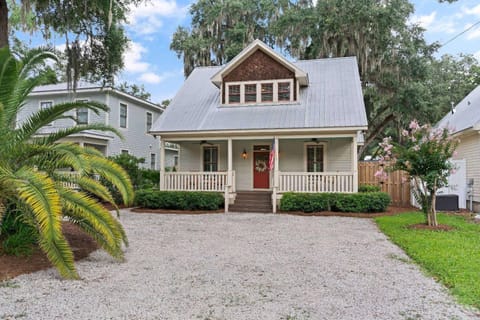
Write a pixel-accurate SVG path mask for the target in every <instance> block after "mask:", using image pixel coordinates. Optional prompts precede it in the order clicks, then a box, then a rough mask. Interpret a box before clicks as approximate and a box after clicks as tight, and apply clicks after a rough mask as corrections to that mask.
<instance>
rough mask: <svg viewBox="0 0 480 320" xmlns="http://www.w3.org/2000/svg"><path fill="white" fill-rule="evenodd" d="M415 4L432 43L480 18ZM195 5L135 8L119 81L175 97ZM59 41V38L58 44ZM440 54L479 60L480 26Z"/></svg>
mask: <svg viewBox="0 0 480 320" xmlns="http://www.w3.org/2000/svg"><path fill="white" fill-rule="evenodd" d="M411 1H412V0H411ZM412 2H413V4H414V5H415V14H414V15H413V16H412V17H411V21H412V22H417V23H420V24H421V25H422V26H423V27H424V28H425V29H426V30H427V31H426V33H425V35H426V39H427V41H428V42H434V41H438V42H440V43H445V42H447V41H448V40H450V39H451V38H453V37H454V36H455V35H457V34H459V33H460V32H462V31H463V30H465V29H467V28H469V27H470V26H472V25H473V24H475V23H476V22H478V21H480V3H479V0H459V1H458V2H455V3H452V4H448V3H438V1H437V0H413V1H412ZM191 3H192V1H186V0H148V1H146V2H145V3H144V4H142V5H141V6H139V7H136V8H132V10H131V12H130V14H129V17H128V19H129V24H128V25H127V26H126V28H127V33H128V36H129V38H130V39H131V43H130V46H129V48H128V49H127V51H126V53H125V69H124V71H123V72H122V73H121V75H120V76H119V79H118V80H119V81H122V82H123V81H127V82H129V83H135V84H138V85H141V84H143V85H144V86H145V88H146V90H147V91H148V92H150V93H151V94H152V99H151V100H152V101H153V102H160V101H162V100H163V99H167V98H172V97H173V96H174V95H175V93H176V91H177V90H178V89H179V88H180V86H181V85H182V83H183V81H184V78H183V65H182V61H181V60H180V59H178V58H177V56H176V54H175V52H173V51H170V49H169V46H170V40H171V37H172V34H173V33H174V31H175V30H176V28H177V26H178V25H185V26H188V24H189V15H188V7H189V5H190V4H191ZM34 42H35V41H32V44H34ZM54 42H55V40H54ZM61 44H62V39H61V38H59V39H58V41H56V42H55V45H59V46H61ZM439 53H440V54H445V53H449V54H453V55H457V54H459V53H470V54H474V55H475V56H476V57H477V58H478V59H479V60H480V24H479V25H477V26H476V27H475V28H473V29H472V30H470V31H468V32H467V33H465V34H463V35H462V36H460V37H459V38H458V39H456V40H454V41H452V42H451V43H449V44H447V45H445V46H444V47H442V48H441V49H440V52H439Z"/></svg>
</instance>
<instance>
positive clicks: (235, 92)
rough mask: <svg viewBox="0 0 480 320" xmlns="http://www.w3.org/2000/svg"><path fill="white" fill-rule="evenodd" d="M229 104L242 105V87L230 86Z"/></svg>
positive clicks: (237, 85)
mask: <svg viewBox="0 0 480 320" xmlns="http://www.w3.org/2000/svg"><path fill="white" fill-rule="evenodd" d="M228 103H232V104H234V103H240V85H239V84H235V85H231V86H228Z"/></svg>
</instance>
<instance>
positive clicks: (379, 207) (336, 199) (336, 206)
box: [280, 192, 391, 212]
mask: <svg viewBox="0 0 480 320" xmlns="http://www.w3.org/2000/svg"><path fill="white" fill-rule="evenodd" d="M390 202H391V198H390V196H389V195H388V194H387V193H385V192H365V193H293V192H287V193H284V194H283V196H282V199H281V200H280V210H282V211H302V212H321V211H335V212H384V211H385V210H386V209H387V207H388V205H389V204H390Z"/></svg>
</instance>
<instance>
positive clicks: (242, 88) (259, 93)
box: [223, 79, 296, 106]
mask: <svg viewBox="0 0 480 320" xmlns="http://www.w3.org/2000/svg"><path fill="white" fill-rule="evenodd" d="M285 82H288V83H290V100H288V101H286V100H284V101H279V100H278V84H279V83H285ZM265 83H272V84H273V101H265V102H262V84H265ZM251 84H256V85H257V101H256V102H245V85H251ZM224 85H225V98H224V103H223V104H224V105H227V106H240V105H268V104H288V103H292V102H295V99H294V97H295V94H294V93H295V90H296V88H295V87H294V82H293V79H271V80H258V81H232V82H225V84H224ZM238 85H240V102H239V103H238V102H233V103H230V102H229V90H230V87H231V86H238Z"/></svg>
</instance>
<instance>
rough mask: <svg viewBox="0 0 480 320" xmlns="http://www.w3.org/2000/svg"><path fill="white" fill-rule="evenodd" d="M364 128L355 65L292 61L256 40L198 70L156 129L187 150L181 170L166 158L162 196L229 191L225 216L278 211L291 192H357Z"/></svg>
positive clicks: (333, 61)
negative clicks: (169, 164)
mask: <svg viewBox="0 0 480 320" xmlns="http://www.w3.org/2000/svg"><path fill="white" fill-rule="evenodd" d="M366 129H367V117H366V113H365V106H364V102H363V96H362V88H361V83H360V77H359V73H358V67H357V61H356V58H355V57H347V58H334V59H318V60H306V61H298V62H294V63H292V62H290V61H288V60H287V59H285V58H284V57H283V56H281V55H279V54H278V53H276V52H275V51H274V50H272V49H271V48H270V47H268V46H267V45H265V44H264V43H263V42H261V41H259V40H256V41H254V42H253V43H251V44H250V45H249V46H248V47H246V48H245V49H244V50H243V51H242V52H241V53H240V54H238V56H236V57H235V58H234V59H233V60H232V61H230V63H228V64H227V65H225V66H220V67H200V68H196V69H194V71H193V72H192V73H191V75H190V76H189V77H188V78H187V79H186V81H185V83H184V85H183V86H182V88H181V89H180V91H179V92H178V93H177V95H176V96H175V98H174V99H173V100H172V102H171V104H170V106H169V107H168V108H167V110H166V111H165V113H164V115H163V116H162V117H160V118H159V119H158V120H157V121H156V122H155V123H154V125H153V126H152V130H151V131H152V133H153V134H155V135H157V136H159V138H160V144H161V145H162V146H163V145H165V143H166V142H170V143H172V142H173V143H176V144H178V145H179V146H180V150H179V163H178V170H177V172H166V171H165V170H164V165H163V162H164V160H163V159H165V157H164V155H163V153H162V152H161V154H160V188H161V189H162V190H190V191H217V192H224V193H225V197H226V200H227V201H226V211H228V210H229V205H230V209H231V210H232V211H233V210H235V211H237V210H239V211H240V210H242V209H243V210H245V209H247V210H256V209H257V210H258V211H261V209H264V210H266V211H269V210H273V212H275V210H276V204H277V201H278V200H279V199H280V198H281V196H282V194H283V193H285V192H289V191H294V192H346V193H351V192H356V191H357V187H358V186H357V180H358V179H357V146H358V144H359V141H358V137H359V136H361V132H362V131H364V130H366ZM161 150H163V149H162V148H161ZM255 196H257V197H260V196H262V198H263V199H267V201H268V205H269V206H264V207H263V206H261V205H260V203H259V201H257V200H258V199H256V198H255ZM251 200H256V201H255V202H254V207H250V204H251V203H250V202H251ZM270 212H272V211H270Z"/></svg>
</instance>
